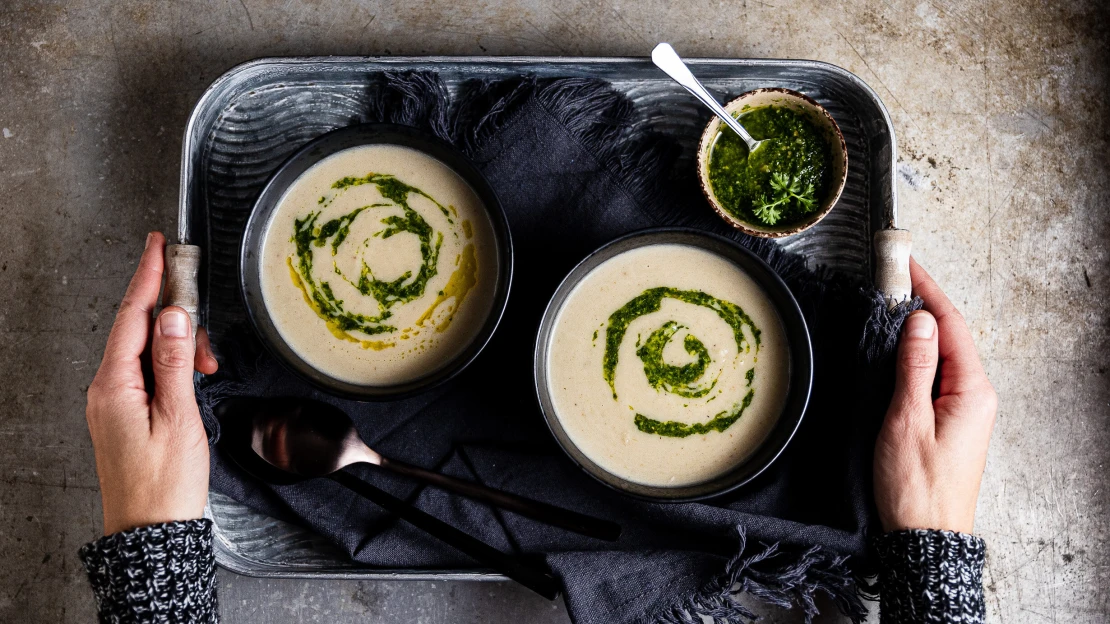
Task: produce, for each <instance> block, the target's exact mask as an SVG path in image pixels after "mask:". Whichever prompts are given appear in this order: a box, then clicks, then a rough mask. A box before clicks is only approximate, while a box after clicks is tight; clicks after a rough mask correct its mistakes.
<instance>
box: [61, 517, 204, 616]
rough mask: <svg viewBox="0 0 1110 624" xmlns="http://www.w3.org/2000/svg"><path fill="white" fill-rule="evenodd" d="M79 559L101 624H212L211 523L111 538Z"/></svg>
mask: <svg viewBox="0 0 1110 624" xmlns="http://www.w3.org/2000/svg"><path fill="white" fill-rule="evenodd" d="M78 554H79V555H80V557H81V561H82V562H83V563H84V564H85V571H86V572H87V573H88V575H89V583H90V584H91V585H92V589H93V593H94V594H95V595H96V606H97V611H98V612H99V615H100V622H102V623H110V624H125V623H126V624H131V623H133V622H174V623H176V622H202V623H209V624H215V623H216V622H217V606H216V559H215V556H214V555H213V554H212V522H211V521H210V520H207V519H201V520H186V521H183V522H168V523H164V524H154V525H151V526H146V527H139V528H137V529H131V530H128V531H121V532H119V533H113V534H112V535H107V536H105V537H102V538H100V539H98V540H96V541H95V542H91V543H89V544H85V546H83V547H82V548H81V550H80V552H79V553H78Z"/></svg>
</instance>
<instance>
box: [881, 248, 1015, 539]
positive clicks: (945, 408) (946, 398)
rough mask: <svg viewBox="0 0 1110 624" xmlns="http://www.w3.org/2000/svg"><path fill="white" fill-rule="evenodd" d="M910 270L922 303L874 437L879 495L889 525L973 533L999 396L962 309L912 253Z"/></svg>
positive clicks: (905, 336) (905, 332)
mask: <svg viewBox="0 0 1110 624" xmlns="http://www.w3.org/2000/svg"><path fill="white" fill-rule="evenodd" d="M910 276H911V279H912V282H913V293H914V295H916V296H919V297H921V298H922V300H924V302H925V309H924V310H922V311H918V312H914V313H913V314H911V315H910V316H909V317H908V318H907V319H906V323H905V326H904V327H903V329H902V342H901V345H900V346H899V349H898V365H897V372H896V381H895V385H894V397H893V399H892V400H891V402H890V408H889V409H888V410H887V413H886V420H885V421H884V422H883V427H882V430H881V431H880V432H879V438H878V442H877V443H876V445H875V503H876V504H877V505H878V508H879V519H880V520H881V521H882V524H883V529H884V530H886V531H898V530H903V529H942V530H949V531H958V532H961V533H971V531H972V529H973V527H974V523H975V503H976V499H978V497H979V484H980V482H981V481H982V478H983V469H984V467H985V466H986V463H987V446H988V445H989V444H990V437H991V430H992V429H993V428H994V418H995V412H996V411H997V409H998V397H997V396H996V395H995V393H994V388H992V387H991V384H990V381H988V380H987V375H986V373H985V372H984V371H983V366H982V364H981V363H980V362H979V355H978V354H977V353H976V351H975V342H974V341H973V340H972V338H971V332H970V331H968V329H967V325H966V324H965V323H964V319H963V317H962V316H961V315H960V313H959V311H958V310H956V307H955V306H954V305H952V303H951V302H950V301H949V300H948V297H946V296H945V295H944V293H943V292H942V291H941V289H940V287H939V286H937V284H936V282H934V281H933V279H932V278H931V277H929V274H928V273H926V272H925V269H923V268H921V266H920V265H919V264H917V262H916V261H915V260H913V259H911V260H910ZM938 359H939V368H938ZM934 379H939V382H938V383H937V385H936V387H937V392H936V398H933V397H934V392H933V388H934Z"/></svg>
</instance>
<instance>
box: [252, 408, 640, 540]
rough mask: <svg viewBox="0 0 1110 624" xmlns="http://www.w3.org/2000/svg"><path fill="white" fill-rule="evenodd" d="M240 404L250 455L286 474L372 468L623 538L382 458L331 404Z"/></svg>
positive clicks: (609, 528) (596, 521)
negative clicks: (248, 419) (245, 418)
mask: <svg viewBox="0 0 1110 624" xmlns="http://www.w3.org/2000/svg"><path fill="white" fill-rule="evenodd" d="M240 401H251V403H252V404H250V405H242V404H241V405H242V407H241V409H242V410H243V412H246V413H250V414H251V416H250V417H251V431H250V434H249V438H248V439H249V443H250V447H251V449H253V450H254V452H255V453H256V454H257V455H258V456H259V457H261V458H262V459H264V460H266V462H268V463H269V464H270V465H272V466H274V467H275V468H278V469H280V470H283V471H285V472H287V473H292V474H295V475H299V476H301V477H306V478H312V477H325V476H329V475H334V474H342V473H340V472H339V471H340V470H341V469H343V468H345V467H347V466H350V465H352V464H359V463H365V464H373V465H375V466H378V467H380V468H384V469H386V470H389V471H390V472H394V473H397V474H402V475H405V476H407V477H410V478H412V479H415V480H417V481H421V482H423V483H427V484H429V485H433V486H436V487H439V488H441V489H444V490H448V491H450V492H454V493H456V494H459V495H462V496H466V497H468V498H472V499H474V500H477V501H481V502H483V503H487V504H490V505H493V506H495V507H499V508H501V509H507V510H509V511H514V512H516V513H519V514H521V515H523V516H527V517H529V518H532V519H534V520H538V521H540V522H543V523H546V524H550V525H552V526H557V527H561V528H564V529H567V530H569V531H574V532H575V533H580V534H582V535H587V536H589V537H595V538H598V539H603V540H608V541H613V540H616V539H617V538H618V537H619V536H620V532H621V528H620V526H619V525H618V524H616V523H614V522H610V521H608V520H602V519H600V518H594V517H592V516H587V515H585V514H580V513H578V512H575V511H570V510H569V509H563V508H561V507H556V506H554V505H549V504H547V503H542V502H540V501H535V500H532V499H528V498H524V497H522V496H517V495H515V494H510V493H508V492H502V491H500V490H495V489H493V488H490V487H486V486H484V485H481V484H479V483H475V482H473V481H467V480H465V479H457V478H455V477H449V476H447V475H445V474H440V473H438V472H434V471H432V470H427V469H425V468H420V467H419V466H413V465H411V464H406V463H404V462H401V461H397V460H395V459H389V458H388V457H383V456H382V455H381V453H378V452H377V451H375V450H373V449H372V448H370V447H369V446H367V445H366V443H365V442H363V441H362V438H361V437H359V434H358V430H356V429H355V426H354V423H352V422H351V419H350V417H349V416H347V414H346V413H344V412H343V411H342V410H340V409H339V408H337V407H335V406H333V405H330V404H328V403H324V402H321V401H314V400H312V399H302V398H292V397H290V398H283V399H240ZM244 408H245V409H244ZM246 413H244V414H243V415H247V414H246Z"/></svg>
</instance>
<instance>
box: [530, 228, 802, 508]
mask: <svg viewBox="0 0 1110 624" xmlns="http://www.w3.org/2000/svg"><path fill="white" fill-rule="evenodd" d="M789 358H790V356H789V351H788V348H787V343H786V337H785V334H784V331H783V328H782V324H781V321H780V320H779V317H778V314H777V313H776V312H775V309H774V307H773V305H772V303H771V302H770V301H769V300H768V298H767V296H766V295H765V294H764V292H763V290H762V289H761V288H760V286H759V285H758V284H757V283H756V282H755V281H754V280H752V278H750V277H748V275H747V274H746V273H744V272H743V271H742V270H741V269H740V268H739V267H737V266H736V265H735V264H733V263H732V262H730V261H728V260H726V259H724V258H722V257H720V256H718V255H716V254H713V253H710V252H708V251H705V250H702V249H699V248H696V247H691V246H687V245H675V244H659V245H650V246H647V247H641V248H639V249H634V250H631V251H627V252H625V253H622V254H620V255H617V256H615V257H613V258H610V259H609V260H607V261H605V262H604V263H602V264H601V265H600V266H598V267H597V268H595V269H594V270H593V271H591V272H590V273H589V274H588V275H587V276H586V277H585V279H583V280H582V281H581V282H580V283H579V284H578V286H577V287H575V289H574V290H573V291H572V292H571V294H570V296H569V297H568V298H567V300H566V302H565V303H564V304H563V307H562V309H561V310H560V311H559V312H558V316H557V317H556V320H555V325H554V330H553V332H552V337H551V339H550V344H549V349H548V362H547V369H548V384H549V386H550V389H551V390H550V392H551V399H552V403H553V406H554V410H555V415H556V417H557V418H558V420H559V422H560V423H561V424H562V426H563V428H564V429H565V430H566V433H567V435H568V436H569V437H570V439H571V440H572V441H573V442H574V444H575V445H576V446H577V447H578V448H579V449H580V450H581V451H582V452H583V453H584V454H585V455H586V456H587V457H589V458H590V459H592V460H593V461H594V462H596V463H597V464H598V465H599V466H601V467H602V468H603V469H605V470H606V471H608V472H610V473H612V474H614V475H616V476H618V477H621V478H623V479H626V480H628V481H632V482H635V483H639V484H643V485H650V486H660V487H679V486H686V485H692V484H696V483H701V482H704V481H707V480H709V479H712V478H714V477H717V476H719V475H721V474H723V473H725V472H727V471H729V470H730V469H732V468H734V467H736V466H737V465H738V464H740V463H742V462H743V461H744V459H745V458H747V457H748V456H749V455H750V454H751V453H752V452H753V451H754V450H755V449H756V448H757V447H758V446H759V445H760V443H762V442H763V440H764V439H765V438H766V437H767V434H768V433H769V432H770V430H771V428H772V426H773V425H774V424H775V422H776V420H778V417H779V414H780V413H781V411H782V408H783V405H784V403H785V399H786V390H787V385H788V380H789V366H790V360H789Z"/></svg>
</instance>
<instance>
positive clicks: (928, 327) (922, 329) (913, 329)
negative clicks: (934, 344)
mask: <svg viewBox="0 0 1110 624" xmlns="http://www.w3.org/2000/svg"><path fill="white" fill-rule="evenodd" d="M936 328H937V322H936V321H935V320H933V315H932V314H928V313H926V312H915V313H914V314H911V315H910V316H909V318H907V319H906V336H909V337H910V338H922V339H928V338H932V337H933V332H934V331H935V330H936Z"/></svg>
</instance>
